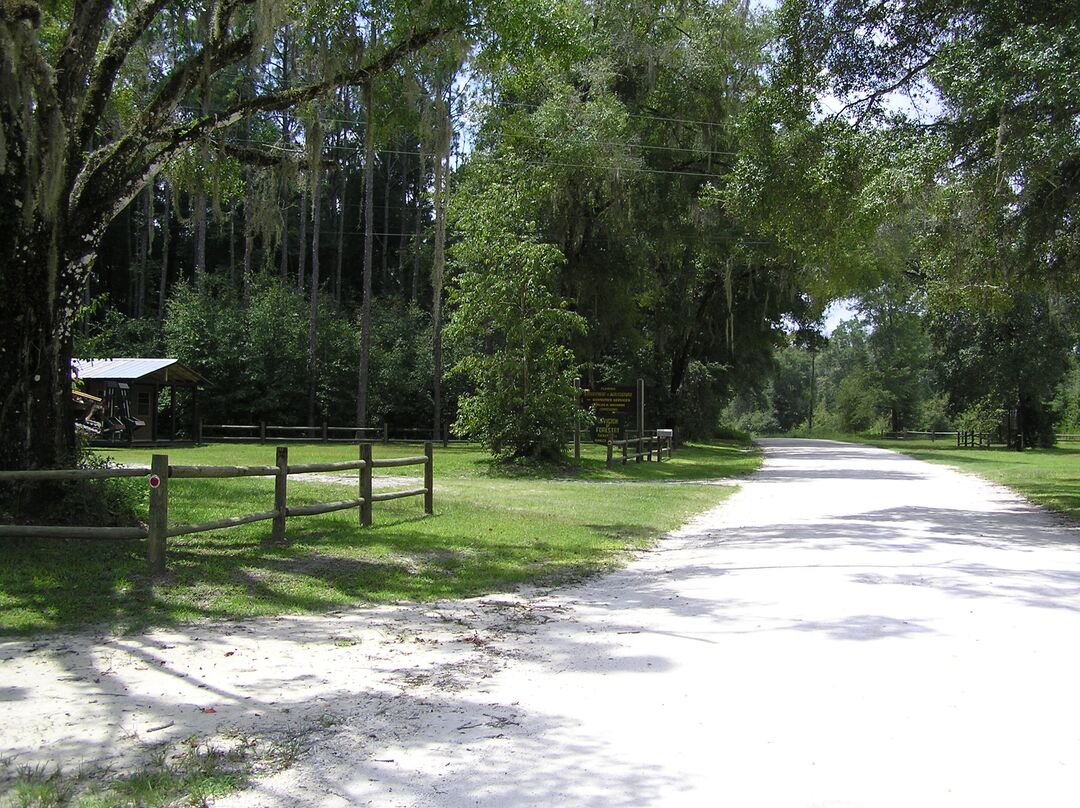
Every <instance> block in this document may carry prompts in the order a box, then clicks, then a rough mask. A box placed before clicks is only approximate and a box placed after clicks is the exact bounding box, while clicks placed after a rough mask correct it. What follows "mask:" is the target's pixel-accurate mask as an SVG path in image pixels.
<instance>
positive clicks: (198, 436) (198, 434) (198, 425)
mask: <svg viewBox="0 0 1080 808" xmlns="http://www.w3.org/2000/svg"><path fill="white" fill-rule="evenodd" d="M155 423H156V421H155ZM195 442H196V443H202V416H201V415H200V416H199V417H198V418H196V419H195Z"/></svg>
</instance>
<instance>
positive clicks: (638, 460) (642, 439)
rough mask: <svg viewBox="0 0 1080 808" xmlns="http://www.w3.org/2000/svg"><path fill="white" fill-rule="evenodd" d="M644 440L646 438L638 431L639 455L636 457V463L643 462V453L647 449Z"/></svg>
mask: <svg viewBox="0 0 1080 808" xmlns="http://www.w3.org/2000/svg"><path fill="white" fill-rule="evenodd" d="M644 440H645V439H644V438H643V437H641V433H640V432H638V437H637V457H635V458H634V462H635V463H640V462H641V455H642V453H643V452H644V451H645V445H644V443H643V441H644Z"/></svg>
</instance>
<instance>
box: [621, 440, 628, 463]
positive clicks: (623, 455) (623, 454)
mask: <svg viewBox="0 0 1080 808" xmlns="http://www.w3.org/2000/svg"><path fill="white" fill-rule="evenodd" d="M629 445H630V441H628V440H624V441H623V445H622V462H623V465H624V466H625V465H626V447H627V446H629Z"/></svg>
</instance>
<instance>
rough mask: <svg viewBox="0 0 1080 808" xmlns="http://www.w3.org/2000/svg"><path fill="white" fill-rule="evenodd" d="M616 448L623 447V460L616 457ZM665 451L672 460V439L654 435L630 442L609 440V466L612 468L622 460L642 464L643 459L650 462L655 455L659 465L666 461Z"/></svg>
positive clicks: (630, 440)
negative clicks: (617, 461) (616, 462)
mask: <svg viewBox="0 0 1080 808" xmlns="http://www.w3.org/2000/svg"><path fill="white" fill-rule="evenodd" d="M616 446H620V447H622V457H621V458H619V457H616V456H615V447H616ZM631 447H633V449H634V451H631ZM665 450H666V451H667V457H668V460H670V459H671V453H672V439H671V438H670V437H657V436H656V435H652V436H645V437H641V438H630V439H628V440H609V441H608V443H607V464H608V467H609V468H610V467H611V466H612V465H614V463H615V461H616V460H621V461H622V462H623V463H628V462H629V461H631V460H633V461H634V462H636V463H640V462H641V461H642V459H644V460H646V461H649V460H652V459H653V454H654V453H655V454H656V462H658V463H659V462H661V461H663V459H664V451H665Z"/></svg>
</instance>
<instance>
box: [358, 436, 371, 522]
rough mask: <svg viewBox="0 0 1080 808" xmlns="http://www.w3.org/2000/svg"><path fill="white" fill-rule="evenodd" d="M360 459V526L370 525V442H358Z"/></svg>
mask: <svg viewBox="0 0 1080 808" xmlns="http://www.w3.org/2000/svg"><path fill="white" fill-rule="evenodd" d="M360 459H361V460H363V461H364V467H363V468H362V469H360V499H362V500H364V502H363V504H361V505H360V526H361V527H371V444H370V443H361V444H360Z"/></svg>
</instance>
